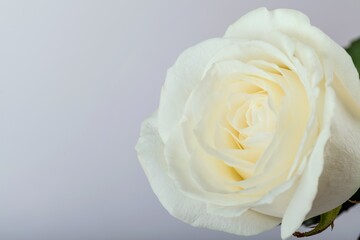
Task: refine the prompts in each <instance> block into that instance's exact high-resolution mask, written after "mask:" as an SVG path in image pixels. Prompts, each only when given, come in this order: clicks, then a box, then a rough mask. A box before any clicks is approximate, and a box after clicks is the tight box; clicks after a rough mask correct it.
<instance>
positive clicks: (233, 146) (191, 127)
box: [136, 8, 360, 238]
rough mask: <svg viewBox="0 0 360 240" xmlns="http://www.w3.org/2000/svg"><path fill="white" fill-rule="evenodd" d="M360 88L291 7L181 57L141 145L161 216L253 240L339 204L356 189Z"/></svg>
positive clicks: (245, 22)
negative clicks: (163, 213) (161, 207)
mask: <svg viewBox="0 0 360 240" xmlns="http://www.w3.org/2000/svg"><path fill="white" fill-rule="evenodd" d="M358 99H360V84H359V76H358V73H357V71H356V69H355V67H354V64H353V62H352V60H351V58H350V56H349V55H348V54H347V53H346V52H345V50H344V49H343V48H342V47H340V46H339V45H337V44H336V43H335V42H334V41H332V40H331V39H330V38H329V37H328V36H326V35H325V34H324V33H323V32H321V31H320V30H319V29H317V28H316V27H314V26H312V25H310V22H309V20H308V18H307V17H306V16H304V15H303V14H302V13H300V12H298V11H295V10H287V9H278V10H274V11H268V10H267V9H265V8H260V9H257V10H255V11H252V12H250V13H248V14H247V15H245V16H243V17H242V18H241V19H240V20H238V21H237V22H236V23H234V24H233V25H231V26H230V27H229V28H228V30H227V31H226V33H225V36H224V37H223V38H217V39H210V40H207V41H205V42H202V43H200V44H198V45H196V46H194V47H191V48H189V49H188V50H186V51H185V52H184V53H183V54H181V56H180V57H179V58H178V60H177V61H176V63H175V65H174V66H173V67H171V68H170V69H169V70H168V73H167V78H166V82H165V84H164V87H163V89H162V93H161V100H160V106H159V109H158V111H157V112H156V113H154V115H153V116H152V117H151V118H149V119H147V120H146V121H145V122H144V123H143V125H142V129H141V137H140V139H139V142H138V144H137V147H136V149H137V151H138V156H139V159H140V162H141V164H142V166H143V168H144V170H145V173H146V175H147V177H148V179H149V181H150V184H151V186H152V188H153V190H154V192H155V193H156V195H157V196H158V198H159V200H160V201H161V203H162V204H163V205H164V207H165V208H166V209H167V210H168V211H169V212H170V213H171V214H172V215H173V216H175V217H177V218H179V219H180V220H182V221H184V222H187V223H190V224H192V225H194V226H202V227H207V228H211V229H216V230H222V231H226V232H230V233H235V234H239V235H253V234H258V233H260V232H263V231H265V230H268V229H271V228H273V227H275V226H277V225H278V224H280V223H281V224H282V225H281V235H282V238H287V237H289V236H291V234H292V233H293V232H294V231H296V230H297V229H298V228H299V226H300V225H301V224H302V222H303V221H304V220H305V219H307V218H309V217H312V216H316V215H318V214H321V213H324V212H327V211H329V210H331V209H333V208H335V207H337V206H339V205H341V204H342V203H343V202H345V201H346V200H347V199H349V197H350V196H351V195H352V194H354V193H355V192H356V190H357V189H358V188H359V185H360V174H359V173H360V147H359V146H360V145H359V143H358V141H359V138H360V121H359V119H360V101H359V100H358Z"/></svg>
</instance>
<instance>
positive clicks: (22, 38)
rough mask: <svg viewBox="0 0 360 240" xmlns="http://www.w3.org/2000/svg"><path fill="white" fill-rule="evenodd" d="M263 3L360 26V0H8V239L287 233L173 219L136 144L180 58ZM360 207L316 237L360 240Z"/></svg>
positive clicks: (1, 42) (4, 135) (2, 76)
mask: <svg viewBox="0 0 360 240" xmlns="http://www.w3.org/2000/svg"><path fill="white" fill-rule="evenodd" d="M260 6H266V7H268V8H271V9H273V8H278V7H289V8H295V9H299V10H301V11H303V12H304V13H306V14H307V15H308V16H309V17H310V18H311V20H312V23H313V24H314V25H316V26H318V27H319V28H321V29H322V30H323V31H324V32H326V33H327V34H328V35H330V36H331V37H332V38H333V39H335V40H336V41H337V42H338V43H339V44H341V45H347V44H348V42H349V40H350V39H353V38H355V37H357V36H359V35H360V30H359V27H358V26H359V22H360V15H359V14H358V12H359V10H360V1H358V0H354V1H314V0H301V1H290V0H286V1H274V0H273V1H271V0H268V1H254V0H247V1H240V0H229V1H220V0H218V1H210V0H204V1H194V0H193V1H190V0H181V1H169V0H163V1H160V0H149V1H147V0H143V1H136V0H133V1H130V0H129V1H0V239H5V240H12V239H36V240H41V239H50V240H52V239H53V240H56V239H69V240H72V239H101V240H106V239H139V240H142V239H145V240H148V239H157V240H167V239H207V240H215V239H219V240H230V239H267V240H271V239H279V236H280V233H279V228H277V229H275V230H272V231H270V232H267V233H265V234H261V235H259V236H255V237H249V238H243V237H239V236H234V235H231V234H227V233H221V232H215V231H210V230H206V229H200V228H193V227H191V226H188V225H186V224H184V223H182V222H180V221H178V220H176V219H174V218H173V217H171V216H170V215H169V214H168V213H167V212H166V211H165V210H164V209H163V208H162V206H161V205H160V203H159V202H158V200H157V199H156V197H155V195H154V194H153V193H152V191H151V189H150V187H149V184H148V182H147V180H146V178H145V175H144V174H143V171H142V169H141V167H140V164H139V163H138V160H137V157H136V154H135V151H134V145H135V143H136V141H137V138H138V134H139V126H140V123H141V121H142V120H143V119H144V118H145V117H147V116H148V115H149V114H151V112H152V111H153V110H155V109H156V108H157V105H158V101H159V94H160V88H161V85H162V84H163V81H164V79H165V73H166V69H167V68H168V67H169V66H171V65H172V64H173V62H174V61H175V59H176V57H177V56H178V55H179V54H180V53H181V52H182V51H183V50H184V49H186V48H187V47H189V46H191V45H194V44H196V43H198V42H200V41H202V40H205V39H208V38H211V37H216V36H222V34H223V33H224V31H225V29H226V27H227V26H228V25H229V24H231V23H233V22H234V21H235V20H237V19H238V18H239V17H240V16H241V15H243V14H244V13H246V12H248V11H249V10H251V9H254V8H257V7H260ZM359 216H360V208H359V207H357V208H356V209H354V210H353V211H351V212H350V213H348V214H347V215H344V216H343V217H341V218H340V219H338V220H337V222H336V227H335V229H334V231H333V232H330V231H326V233H324V234H322V235H320V236H317V237H314V238H312V239H340V238H343V239H355V238H356V237H357V236H358V234H359V223H358V221H357V220H355V218H356V217H359Z"/></svg>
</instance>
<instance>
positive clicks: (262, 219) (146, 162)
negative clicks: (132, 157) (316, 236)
mask: <svg viewBox="0 0 360 240" xmlns="http://www.w3.org/2000/svg"><path fill="white" fill-rule="evenodd" d="M163 148H164V146H163V142H162V140H161V138H160V136H159V133H158V126H157V115H156V114H155V115H154V116H153V117H151V118H149V119H147V120H145V121H144V123H143V125H142V128H141V134H140V139H139V141H138V143H137V145H136V150H137V152H138V157H139V159H140V162H141V164H142V166H143V169H144V171H145V173H146V175H147V177H148V179H149V181H150V185H151V187H152V189H153V191H154V192H155V194H156V195H157V197H158V198H159V200H160V202H161V203H162V204H163V206H164V207H165V208H166V209H167V210H168V211H169V212H170V214H171V215H173V216H174V217H176V218H178V219H180V220H182V221H184V222H187V223H189V224H191V225H193V226H201V227H207V228H210V229H214V230H220V231H226V232H230V233H234V234H238V235H255V234H258V233H260V232H263V231H265V230H268V229H271V228H273V227H275V226H276V225H278V224H279V223H280V222H281V219H279V218H275V217H270V216H267V215H263V214H261V213H257V212H254V211H251V210H248V211H246V212H245V213H243V214H242V215H241V216H239V217H220V216H215V215H210V214H209V213H207V210H206V204H205V203H203V202H200V201H196V200H194V199H192V198H188V197H186V196H185V195H184V194H182V193H181V192H180V191H179V190H178V189H177V188H176V186H175V184H174V183H173V182H172V180H171V178H170V177H169V176H168V175H167V167H166V162H165V159H164V154H163Z"/></svg>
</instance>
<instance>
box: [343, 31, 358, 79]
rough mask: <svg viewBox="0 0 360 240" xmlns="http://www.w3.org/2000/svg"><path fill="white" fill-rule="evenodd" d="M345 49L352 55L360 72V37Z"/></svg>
mask: <svg viewBox="0 0 360 240" xmlns="http://www.w3.org/2000/svg"><path fill="white" fill-rule="evenodd" d="M345 50H346V51H347V52H348V54H349V55H350V56H351V58H352V60H353V62H354V64H355V67H356V69H357V70H358V72H360V38H359V39H357V40H355V41H353V42H352V43H351V44H350V46H349V47H348V48H346V49H345Z"/></svg>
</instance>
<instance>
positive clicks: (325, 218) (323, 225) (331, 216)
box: [293, 205, 341, 238]
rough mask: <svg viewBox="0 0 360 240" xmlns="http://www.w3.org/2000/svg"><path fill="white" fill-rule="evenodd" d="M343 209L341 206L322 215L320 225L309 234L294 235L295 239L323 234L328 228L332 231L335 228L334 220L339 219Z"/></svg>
mask: <svg viewBox="0 0 360 240" xmlns="http://www.w3.org/2000/svg"><path fill="white" fill-rule="evenodd" d="M340 209H341V205H340V206H339V207H337V208H335V209H333V210H331V211H329V212H326V213H323V214H321V215H320V221H319V223H318V225H316V226H315V227H314V229H312V230H311V231H309V232H303V233H302V232H295V233H294V234H293V235H294V236H295V237H298V238H300V237H309V236H312V235H315V234H318V233H321V232H322V231H324V230H325V229H327V228H328V227H330V226H331V229H332V228H333V227H334V220H335V218H336V217H337V215H338V214H339V212H340Z"/></svg>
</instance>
